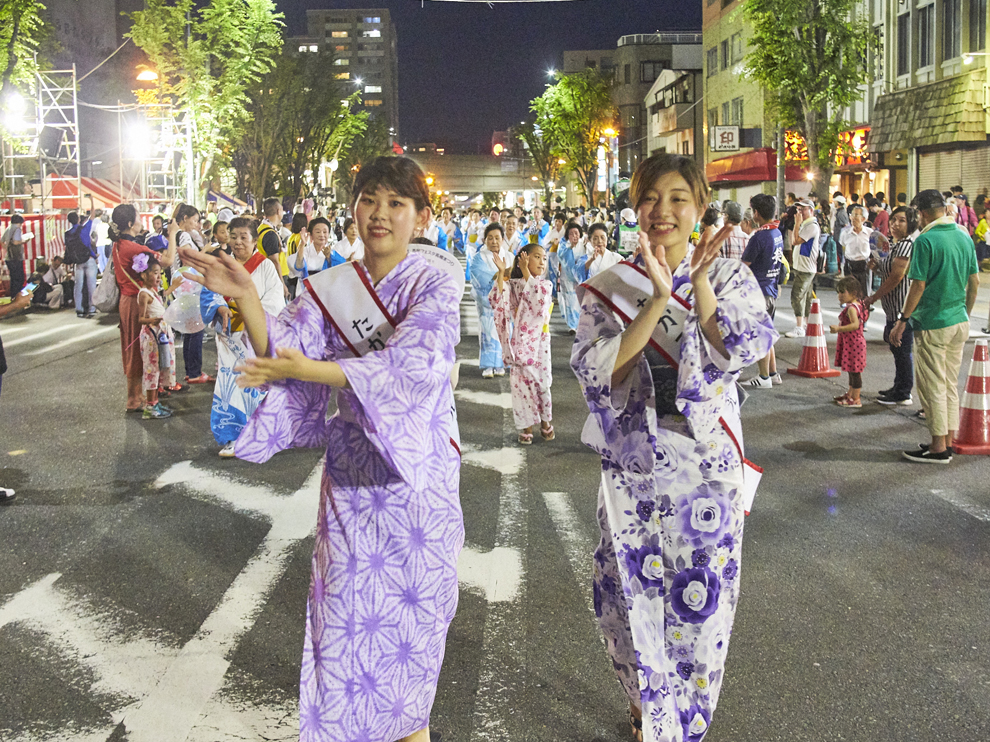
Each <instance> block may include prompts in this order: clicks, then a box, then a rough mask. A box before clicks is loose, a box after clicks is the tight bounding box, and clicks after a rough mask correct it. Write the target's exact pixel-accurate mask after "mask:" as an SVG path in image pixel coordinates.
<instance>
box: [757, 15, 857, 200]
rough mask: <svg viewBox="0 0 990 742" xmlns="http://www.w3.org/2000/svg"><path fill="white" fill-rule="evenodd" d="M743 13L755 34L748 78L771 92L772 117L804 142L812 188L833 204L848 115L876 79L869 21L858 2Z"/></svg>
mask: <svg viewBox="0 0 990 742" xmlns="http://www.w3.org/2000/svg"><path fill="white" fill-rule="evenodd" d="M743 13H744V17H745V18H746V20H747V21H748V22H749V24H750V26H751V27H752V29H753V36H752V38H751V39H750V40H749V48H750V51H749V53H748V54H747V55H746V74H747V75H748V76H749V77H750V78H751V79H753V80H755V81H757V82H759V83H760V84H761V85H762V86H763V89H764V91H765V100H766V105H767V114H768V116H769V117H770V118H771V119H773V120H776V121H778V122H779V123H780V125H781V126H784V127H786V128H789V129H793V130H795V131H798V132H799V133H800V134H801V135H802V136H803V137H804V139H805V142H806V143H807V147H808V160H809V163H810V164H811V167H812V169H813V171H814V180H813V181H812V190H813V192H814V193H815V194H816V195H817V196H818V197H819V198H820V199H822V200H825V201H827V200H828V195H829V194H828V187H829V181H830V180H831V178H832V172H833V171H834V170H835V159H836V156H837V155H838V154H839V149H840V144H839V134H840V132H842V131H843V130H844V129H846V128H848V126H849V124H848V122H847V121H845V120H844V117H843V115H842V113H843V110H844V109H845V108H846V107H847V106H849V105H852V104H853V103H855V102H856V101H858V100H860V99H861V98H862V96H863V91H862V90H861V87H860V86H862V85H864V84H866V83H867V82H868V81H869V70H868V69H867V64H866V60H867V58H868V54H869V51H870V47H871V44H873V34H872V29H871V28H870V24H869V20H868V19H867V18H865V17H863V16H862V15H861V3H859V2H858V1H857V0H747V2H746V4H745V5H744V6H743Z"/></svg>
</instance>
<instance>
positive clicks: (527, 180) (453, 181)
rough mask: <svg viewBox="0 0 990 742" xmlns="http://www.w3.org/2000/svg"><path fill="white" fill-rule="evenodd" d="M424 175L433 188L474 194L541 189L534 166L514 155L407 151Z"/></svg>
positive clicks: (527, 160)
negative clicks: (511, 156) (443, 153)
mask: <svg viewBox="0 0 990 742" xmlns="http://www.w3.org/2000/svg"><path fill="white" fill-rule="evenodd" d="M406 157H408V158H409V159H411V160H414V161H415V162H417V163H418V164H419V166H420V167H421V168H423V170H424V171H426V174H427V176H432V177H433V190H434V191H449V192H450V193H452V194H459V195H470V196H474V195H476V194H479V193H496V192H497V193H501V192H503V191H515V192H517V193H518V192H519V191H532V190H542V187H543V184H542V183H540V182H539V181H534V180H533V176H537V175H538V174H537V172H536V168H534V167H533V165H532V163H531V162H530V161H529V159H528V158H526V159H517V158H508V157H495V156H494V155H438V154H433V153H422V152H417V153H409V154H407V155H406Z"/></svg>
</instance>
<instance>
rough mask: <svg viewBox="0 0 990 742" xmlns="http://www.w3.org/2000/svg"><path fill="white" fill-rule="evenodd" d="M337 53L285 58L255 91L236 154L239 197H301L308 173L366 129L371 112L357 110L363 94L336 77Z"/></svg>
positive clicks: (291, 55)
mask: <svg viewBox="0 0 990 742" xmlns="http://www.w3.org/2000/svg"><path fill="white" fill-rule="evenodd" d="M332 63H333V54H332V53H329V52H321V53H319V54H298V55H297V54H283V55H282V56H281V57H280V58H279V60H278V63H277V64H276V65H275V67H274V68H273V69H272V70H271V71H270V72H269V73H268V74H267V75H265V77H264V78H263V79H262V80H261V82H260V83H259V84H258V85H257V86H256V87H255V88H254V89H253V90H252V91H251V95H250V99H249V102H248V106H247V110H248V120H247V123H246V124H245V126H244V130H243V134H242V136H241V138H240V140H239V141H238V143H237V146H236V148H235V149H234V152H233V155H232V164H233V165H234V168H235V171H236V173H237V186H238V195H240V196H241V197H242V198H244V197H246V196H247V195H248V194H252V195H254V196H255V197H256V198H258V199H262V198H265V197H267V196H269V195H273V193H274V192H275V187H274V184H275V183H278V192H279V194H280V195H282V196H298V195H299V194H300V193H303V192H308V191H309V190H310V189H311V186H312V181H307V180H306V173H307V171H308V172H310V173H311V174H315V173H317V172H318V170H319V166H320V164H321V163H322V162H323V161H325V160H330V159H332V158H333V157H334V156H335V155H336V153H337V152H339V150H340V149H342V148H343V147H344V146H348V145H349V144H350V143H351V142H352V141H353V140H354V138H355V137H357V136H359V135H360V134H361V133H362V132H363V131H364V128H365V125H366V124H365V121H366V120H367V117H368V113H367V112H365V111H360V112H356V111H355V109H356V106H357V104H358V103H359V102H360V101H359V98H360V93H351V95H350V96H349V97H347V95H348V93H349V92H350V91H349V90H348V89H347V88H346V87H345V85H344V84H342V83H341V82H340V81H339V80H337V79H336V78H335V77H334V76H333V75H328V74H326V70H327V69H330V68H331V65H332Z"/></svg>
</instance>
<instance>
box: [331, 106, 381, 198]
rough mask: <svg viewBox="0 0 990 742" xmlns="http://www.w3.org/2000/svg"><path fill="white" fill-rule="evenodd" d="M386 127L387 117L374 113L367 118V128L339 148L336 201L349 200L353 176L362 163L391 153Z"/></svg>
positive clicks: (355, 175)
mask: <svg viewBox="0 0 990 742" xmlns="http://www.w3.org/2000/svg"><path fill="white" fill-rule="evenodd" d="M388 129H389V127H388V119H386V118H385V117H384V116H381V115H378V114H374V115H372V116H371V117H370V118H369V119H368V123H367V130H366V131H365V132H364V133H363V134H362V135H361V136H359V137H355V138H354V139H353V140H352V141H351V143H350V144H349V145H348V146H346V147H342V148H341V150H340V154H339V155H338V156H337V159H338V160H339V162H340V169H339V170H337V201H338V202H344V201H345V198H346V201H348V202H349V201H350V198H351V195H353V194H351V192H350V191H351V188H352V187H353V185H354V178H355V177H357V174H358V171H359V170H360V169H361V166H362V165H364V164H365V163H368V162H371V161H372V160H374V159H375V158H376V157H381V156H382V155H390V154H392V144H391V141H392V140H391V137H390V136H389V131H388ZM341 186H345V187H346V193H344V192H342V191H341Z"/></svg>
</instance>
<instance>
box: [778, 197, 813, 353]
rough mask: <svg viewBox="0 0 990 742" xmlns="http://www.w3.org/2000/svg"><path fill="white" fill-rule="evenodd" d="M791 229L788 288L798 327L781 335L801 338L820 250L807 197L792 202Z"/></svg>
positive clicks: (809, 305)
mask: <svg viewBox="0 0 990 742" xmlns="http://www.w3.org/2000/svg"><path fill="white" fill-rule="evenodd" d="M795 206H796V209H797V211H796V213H795V216H794V231H793V233H792V234H791V245H792V246H793V248H794V250H793V253H792V256H791V275H792V276H793V278H794V285H793V287H792V288H791V309H793V310H794V319H795V321H796V323H797V326H796V327H795V328H794V329H793V330H791V331H790V332H786V333H784V337H788V338H801V337H804V333H805V327H806V326H807V323H808V315H809V314H810V313H811V294H812V290H813V285H814V282H815V274H816V273H817V272H818V253H819V252H821V245H820V244H819V239H818V238H819V237H820V236H821V228H820V227H819V226H818V220H817V219H815V207H814V205H813V204H812V203H811V201H810V200H809V199H807V198H802V199H801V200H800V201H798V202H797V204H795Z"/></svg>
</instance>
